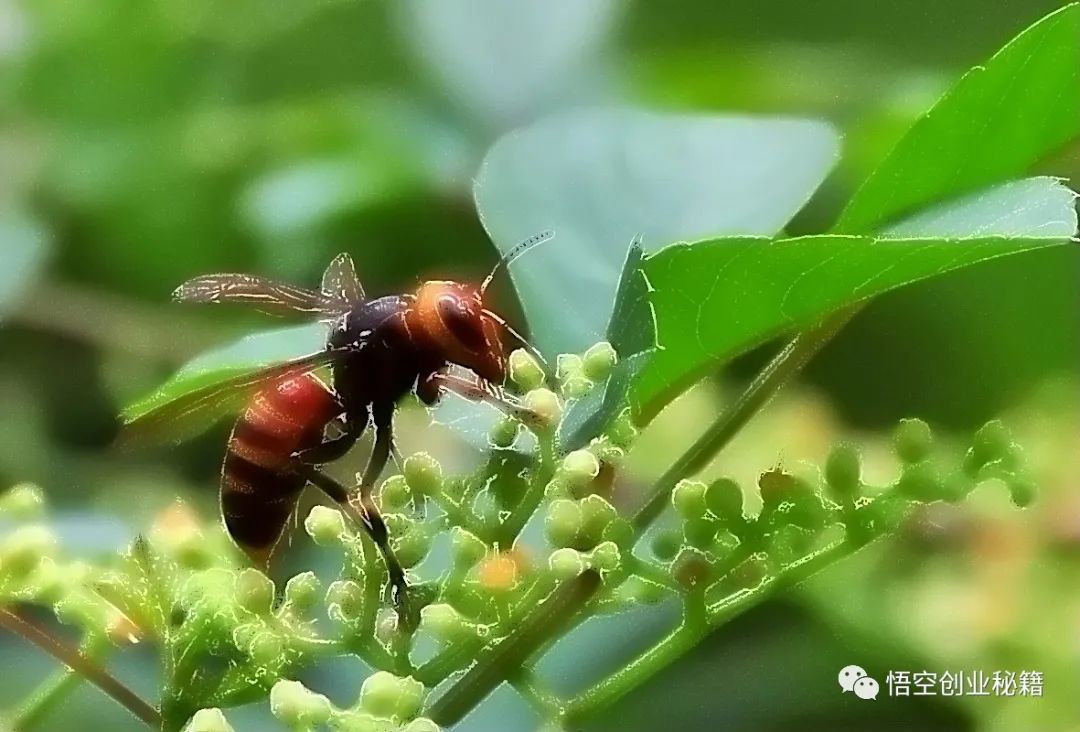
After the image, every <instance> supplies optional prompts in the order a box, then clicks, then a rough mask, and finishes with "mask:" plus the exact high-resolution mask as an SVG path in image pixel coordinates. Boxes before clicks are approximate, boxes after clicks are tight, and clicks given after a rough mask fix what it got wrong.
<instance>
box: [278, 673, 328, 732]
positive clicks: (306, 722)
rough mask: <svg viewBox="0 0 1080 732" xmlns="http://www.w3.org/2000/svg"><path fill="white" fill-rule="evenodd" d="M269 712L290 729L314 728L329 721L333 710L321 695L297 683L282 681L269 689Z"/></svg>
mask: <svg viewBox="0 0 1080 732" xmlns="http://www.w3.org/2000/svg"><path fill="white" fill-rule="evenodd" d="M270 711H271V712H272V713H273V715H274V716H275V717H277V718H278V719H279V720H280V721H281V722H283V723H284V724H286V725H288V726H290V727H314V726H315V725H319V724H326V723H327V722H328V721H330V715H331V714H332V712H333V708H332V707H331V706H330V700H329V699H327V698H326V697H325V696H323V695H322V694H316V693H315V692H313V691H310V690H309V689H308V688H307V687H305V686H304V685H303V684H301V683H300V682H299V681H288V680H286V679H282V680H281V681H278V682H277V683H276V684H274V686H273V688H272V689H270Z"/></svg>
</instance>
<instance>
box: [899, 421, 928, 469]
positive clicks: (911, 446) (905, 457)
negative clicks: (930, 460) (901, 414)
mask: <svg viewBox="0 0 1080 732" xmlns="http://www.w3.org/2000/svg"><path fill="white" fill-rule="evenodd" d="M932 442H933V434H932V433H931V432H930V425H928V424H927V423H926V422H924V421H923V420H921V419H902V420H900V424H899V425H897V427H896V432H895V434H894V435H893V444H894V445H895V446H896V454H897V455H898V456H899V457H900V459H901V460H902V461H904V462H905V463H918V462H921V461H923V460H925V459H926V458H927V457H928V456H929V455H930V445H931V443H932Z"/></svg>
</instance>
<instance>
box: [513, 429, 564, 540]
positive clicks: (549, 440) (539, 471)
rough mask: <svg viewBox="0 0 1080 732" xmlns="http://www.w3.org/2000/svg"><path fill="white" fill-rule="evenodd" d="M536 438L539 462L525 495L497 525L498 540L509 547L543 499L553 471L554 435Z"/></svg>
mask: <svg viewBox="0 0 1080 732" xmlns="http://www.w3.org/2000/svg"><path fill="white" fill-rule="evenodd" d="M536 440H537V442H538V443H539V447H538V451H539V453H540V464H539V465H537V466H536V471H535V472H534V473H533V476H532V480H531V481H530V483H529V487H528V489H527V490H526V491H525V495H523V496H522V497H521V500H520V501H518V504H517V505H516V506H515V507H514V510H513V511H512V512H511V514H510V515H509V516H507V517H506V520H505V521H503V522H502V525H501V526H500V527H499V540H500V542H502V543H503V544H505V547H504V548H509V547H510V546H512V545H513V543H514V541H515V540H517V537H518V534H520V533H521V530H522V529H524V528H525V524H527V523H529V519H530V518H532V516H533V514H535V513H536V509H537V508H538V507H539V506H540V502H541V501H543V500H544V490H545V489H546V488H547V484H548V482H549V481H550V480H551V476H552V475H553V474H554V472H555V436H554V434H552V433H538V434H537V436H536Z"/></svg>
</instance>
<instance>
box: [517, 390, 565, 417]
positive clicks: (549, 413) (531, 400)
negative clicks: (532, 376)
mask: <svg viewBox="0 0 1080 732" xmlns="http://www.w3.org/2000/svg"><path fill="white" fill-rule="evenodd" d="M525 408H526V409H528V410H529V411H531V412H533V413H534V414H536V415H537V416H539V417H540V419H542V420H543V421H544V423H545V424H546V425H548V426H554V425H556V424H558V423H559V420H560V419H562V402H560V401H559V397H558V396H557V395H556V394H555V392H553V391H551V390H550V389H543V388H541V389H533V390H532V391H530V392H529V393H528V394H526V395H525Z"/></svg>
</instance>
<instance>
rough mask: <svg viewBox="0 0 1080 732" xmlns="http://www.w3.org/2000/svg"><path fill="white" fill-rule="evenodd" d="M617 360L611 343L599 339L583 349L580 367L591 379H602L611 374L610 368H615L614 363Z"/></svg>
mask: <svg viewBox="0 0 1080 732" xmlns="http://www.w3.org/2000/svg"><path fill="white" fill-rule="evenodd" d="M618 360H619V358H618V356H617V355H616V354H615V349H614V348H613V347H612V345H611V344H610V343H608V342H607V341H600V342H599V343H597V344H595V345H593V346H590V347H589V350H587V351H585V356H584V357H583V358H582V368H583V370H584V371H585V375H586V376H587V377H589V378H590V379H592V380H593V381H603V380H604V379H606V378H607V377H608V376H609V375H610V374H611V370H612V369H613V368H615V363H616V361H618Z"/></svg>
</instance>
